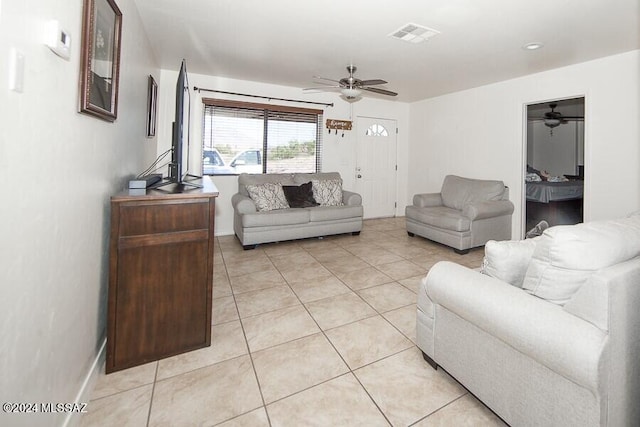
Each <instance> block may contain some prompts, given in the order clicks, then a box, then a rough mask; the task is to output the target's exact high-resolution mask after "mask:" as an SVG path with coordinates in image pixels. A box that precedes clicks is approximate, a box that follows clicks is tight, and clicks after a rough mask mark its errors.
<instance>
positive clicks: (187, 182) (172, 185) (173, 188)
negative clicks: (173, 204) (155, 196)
mask: <svg viewBox="0 0 640 427" xmlns="http://www.w3.org/2000/svg"><path fill="white" fill-rule="evenodd" d="M189 178H190V179H189ZM201 179H202V177H201V176H195V175H186V176H185V178H184V179H183V180H182V181H179V182H174V181H166V182H161V183H159V184H156V185H154V186H153V187H152V188H153V189H154V190H160V191H163V192H165V193H171V194H174V193H182V192H185V191H189V190H195V189H197V188H202V185H201V184H198V183H197V182H195V181H198V180H201ZM167 187H169V188H167Z"/></svg>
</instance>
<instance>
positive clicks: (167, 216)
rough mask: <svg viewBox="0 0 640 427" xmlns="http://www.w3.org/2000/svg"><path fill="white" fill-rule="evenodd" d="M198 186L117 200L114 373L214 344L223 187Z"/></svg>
mask: <svg viewBox="0 0 640 427" xmlns="http://www.w3.org/2000/svg"><path fill="white" fill-rule="evenodd" d="M193 184H196V185H199V186H200V188H195V187H193V188H188V190H189V191H186V192H178V191H176V192H173V193H168V192H165V191H159V189H153V188H147V189H146V190H144V189H142V191H144V193H143V194H139V193H137V192H133V193H132V191H130V190H125V191H123V192H122V193H120V194H118V195H116V196H113V197H111V236H110V246H109V251H110V260H109V299H108V310H107V313H108V314H107V317H108V320H107V362H106V372H107V373H111V372H115V371H119V370H121V369H125V368H130V367H132V366H137V365H141V364H144V363H148V362H151V361H154V360H158V359H161V358H165V357H169V356H173V355H176V354H180V353H184V352H187V351H191V350H195V349H198V348H203V347H207V346H209V345H210V344H211V304H212V289H213V260H214V256H213V251H214V247H215V243H214V242H215V241H214V220H215V199H216V197H217V196H218V189H217V188H216V187H215V185H214V184H213V182H212V181H211V179H210V178H209V177H205V178H203V179H202V180H200V181H196V182H193ZM181 187H184V186H181ZM174 188H176V190H177V187H174Z"/></svg>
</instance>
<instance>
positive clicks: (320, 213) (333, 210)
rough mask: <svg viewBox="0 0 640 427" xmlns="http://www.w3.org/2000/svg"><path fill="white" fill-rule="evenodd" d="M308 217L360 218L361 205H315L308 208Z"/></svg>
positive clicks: (316, 218)
mask: <svg viewBox="0 0 640 427" xmlns="http://www.w3.org/2000/svg"><path fill="white" fill-rule="evenodd" d="M307 210H308V211H309V219H310V220H311V222H316V221H333V220H336V219H348V218H360V217H362V206H361V205H358V206H348V205H343V206H317V207H314V208H308V209H307Z"/></svg>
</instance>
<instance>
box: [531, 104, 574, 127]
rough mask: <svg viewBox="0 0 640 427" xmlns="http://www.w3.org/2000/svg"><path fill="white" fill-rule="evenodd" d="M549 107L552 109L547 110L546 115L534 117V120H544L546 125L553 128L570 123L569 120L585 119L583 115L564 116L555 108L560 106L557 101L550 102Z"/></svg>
mask: <svg viewBox="0 0 640 427" xmlns="http://www.w3.org/2000/svg"><path fill="white" fill-rule="evenodd" d="M549 107H550V108H551V111H547V112H546V113H544V116H542V117H540V118H533V120H542V121H543V122H544V125H545V126H547V127H549V128H551V129H552V130H553V128H554V127H556V126H560V125H561V124H565V123H568V122H569V121H580V120H584V117H582V116H564V115H562V113H560V112H559V111H555V109H556V108H557V107H558V104H557V103H555V102H552V103H551V104H549Z"/></svg>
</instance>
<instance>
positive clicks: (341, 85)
mask: <svg viewBox="0 0 640 427" xmlns="http://www.w3.org/2000/svg"><path fill="white" fill-rule="evenodd" d="M356 70H357V67H356V66H355V65H348V66H347V71H348V72H349V77H344V78H342V79H340V80H334V79H328V78H326V77H318V76H313V78H314V79H316V80H324V81H326V82H331V83H323V82H317V83H320V84H322V85H323V86H319V87H309V88H305V89H303V90H304V91H323V92H324V91H334V90H337V91H340V92H341V93H342V96H343V97H344V99H346V100H347V102H356V101H359V100H360V99H361V97H362V96H361V95H362V91H363V90H365V91H369V92H374V93H378V94H380V95H387V96H397V95H398V94H397V93H396V92H392V91H390V90H387V89H382V88H379V87H372V86H378V85H383V84H386V83H387V82H386V81H385V80H381V79H372V80H360V79H358V78H356V77H354V76H353V75H354V74H355V72H356Z"/></svg>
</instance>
